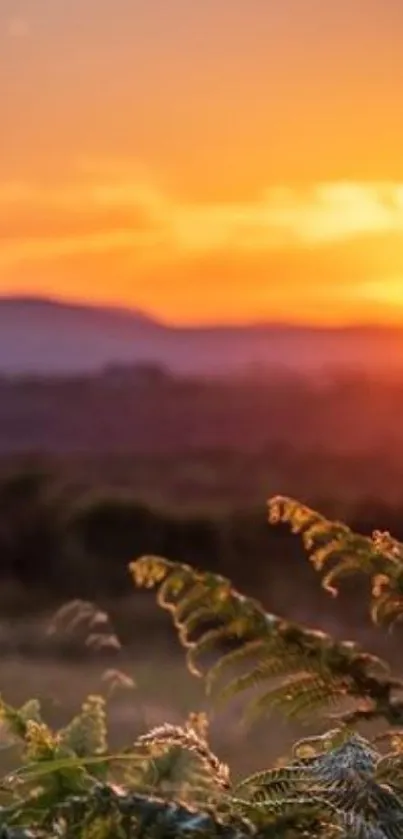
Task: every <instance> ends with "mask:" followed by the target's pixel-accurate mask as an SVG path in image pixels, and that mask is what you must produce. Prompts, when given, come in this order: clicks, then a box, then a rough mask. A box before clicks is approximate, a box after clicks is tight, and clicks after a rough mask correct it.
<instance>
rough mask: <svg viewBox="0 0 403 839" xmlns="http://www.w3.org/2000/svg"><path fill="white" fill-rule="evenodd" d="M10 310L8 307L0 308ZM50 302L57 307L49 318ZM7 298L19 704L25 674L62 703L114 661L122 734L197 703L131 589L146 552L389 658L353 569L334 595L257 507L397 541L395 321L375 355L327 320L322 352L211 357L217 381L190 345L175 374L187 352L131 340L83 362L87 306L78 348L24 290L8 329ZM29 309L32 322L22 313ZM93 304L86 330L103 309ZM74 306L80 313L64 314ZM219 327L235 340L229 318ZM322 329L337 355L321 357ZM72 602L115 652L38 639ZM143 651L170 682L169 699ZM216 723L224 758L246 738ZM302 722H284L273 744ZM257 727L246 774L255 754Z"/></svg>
mask: <svg viewBox="0 0 403 839" xmlns="http://www.w3.org/2000/svg"><path fill="white" fill-rule="evenodd" d="M10 305H11V304H10V301H7V302H6V303H4V305H2V304H0V317H1V312H2V311H3V316H4V311H5V309H4V306H5V308H7V306H10ZM46 305H49V306H50V311H51V312H52V314H51V315H50V316H49V319H48V320H45V321H43V315H44V306H45V309H46ZM27 306H28V309H27ZM17 308H18V307H17ZM11 309H12V312H11V314H10V318H11V320H10V322H9V325H10V329H9V337H8V338H7V335H6V332H5V331H4V330H3V329H2V331H1V333H0V342H1V345H2V353H1V356H0V359H1V364H0V367H1V368H2V371H3V372H2V375H1V378H0V557H1V564H0V582H1V586H0V607H1V620H0V650H1V652H2V661H3V664H2V666H3V668H4V669H5V671H7V674H8V675H7V686H8V687H7V690H8V691H9V692H10V698H11V699H18V697H19V696H20V694H21V691H22V689H23V684H22V681H21V679H22V674H23V673H25V674H27V673H29V681H30V684H31V685H32V686H34V685H36V684H37V683H38V690H39V691H40V692H41V693H42V695H43V696H44V697H45V698H46V697H48V698H49V697H50V696H52V695H53V694H52V690H53V688H52V684H54V680H55V679H56V681H58V684H59V688H60V683H61V681H63V684H64V682H66V689H65V690H64V689H63V691H64V696H65V699H66V702H67V706H68V705H69V701H70V700H69V699H68V697H69V690H68V685H71V686H73V685H74V689H73V687H72V695H71V701H73V696H74V699H75V700H76V699H77V685H80V686H81V687H80V689H81V688H83V687H84V686H85V689H87V688H89V683H90V682H91V679H92V680H93V683H94V685H95V687H94V689H96V684H97V680H98V682H99V679H100V678H101V673H102V671H103V669H104V668H105V666H106V665H107V664H108V663H109V664H111V665H112V666H121V665H122V663H124V666H125V668H126V669H127V667H129V669H130V670H131V672H132V674H133V676H134V678H135V680H136V683H137V682H138V683H139V686H138V691H139V693H138V694H137V695H136V704H135V707H136V709H137V710H136V713H134V710H133V705H132V703H133V699H132V698H130V697H129V698H126V699H124V700H123V704H122V702H121V704H120V705H119V703H118V705H117V710H116V714H117V717H116V720H115V723H116V724H115V729H116V736H117V737H119V732H120V733H121V731H122V730H123V729H122V726H123V728H124V729H125V730H126V728H127V726H128V725H129V727H130V726H131V727H133V726H134V727H136V726H137V727H138V728H141V727H142V726H143V727H144V726H145V725H146V723H147V725H148V724H152V725H154V724H156V723H157V722H162V721H163V720H164V719H171V720H172V719H177V718H178V717H179V716H180V714H181V713H182V711H183V713H184V712H185V711H187V710H190V709H191V707H192V705H194V704H195V703H198V706H200V704H202V705H203V703H204V704H205V700H204V699H203V697H202V692H201V688H200V685H197V684H196V685H194V683H193V682H192V680H191V678H190V676H187V675H186V673H185V667H184V662H183V656H182V653H181V651H180V650H179V646H178V642H177V640H176V638H175V634H174V632H173V629H172V627H171V625H170V621H169V620H168V619H167V617H166V615H165V614H163V613H161V611H160V610H158V608H157V606H156V605H155V602H154V596H153V594H152V593H151V594H150V595H147V594H145V593H144V592H142V593H137V592H135V591H133V588H132V584H131V581H130V578H129V574H128V563H129V562H130V561H131V560H132V559H134V558H136V557H138V556H140V555H142V554H144V553H154V554H160V555H163V556H166V557H168V558H170V559H173V560H178V561H182V562H188V563H190V564H193V565H197V566H199V567H201V568H204V569H207V568H208V569H211V570H212V571H215V572H218V573H220V574H223V575H225V576H228V577H230V578H231V579H232V580H233V581H234V583H235V585H236V586H238V587H240V588H242V590H243V591H245V593H247V594H251V595H253V596H257V597H259V599H260V600H262V601H263V603H264V605H265V607H266V609H267V610H268V611H272V612H275V613H276V614H283V615H284V616H286V617H288V618H291V619H294V620H297V621H302V622H304V623H307V624H311V625H314V626H316V627H320V628H322V629H325V630H328V631H330V632H331V633H333V634H335V635H336V636H339V637H353V638H355V639H358V640H360V641H361V642H362V643H363V644H364V645H365V646H366V647H369V648H370V649H371V650H372V651H375V652H378V653H381V654H382V655H386V656H387V658H388V659H389V660H391V661H392V662H393V663H396V664H397V665H399V663H400V657H401V654H400V652H399V650H400V646H399V643H398V640H395V639H393V638H391V637H390V636H383V634H382V633H379V632H376V633H374V631H373V629H371V626H370V623H369V619H368V616H367V600H366V596H365V589H364V587H363V586H362V585H361V584H360V583H359V582H357V581H356V580H354V581H353V582H352V583H350V584H346V585H345V586H344V588H343V592H342V593H341V594H340V597H339V598H337V600H335V601H333V600H330V599H329V598H328V597H327V596H326V595H325V594H324V593H323V592H322V591H321V589H320V585H319V581H318V578H317V575H316V574H315V573H314V571H313V570H312V568H311V567H310V565H309V563H308V562H307V560H306V557H305V556H304V553H303V550H302V547H301V544H300V541H299V539H298V538H297V537H295V536H293V535H291V534H290V533H289V532H288V531H287V530H286V529H285V528H279V529H277V528H276V529H274V528H270V527H269V525H268V523H267V520H266V505H265V502H266V499H267V498H268V497H269V496H271V495H273V494H286V495H291V496H295V497H297V498H298V499H300V500H301V501H303V502H305V503H308V504H310V505H311V506H313V507H316V508H319V509H320V510H321V511H323V513H325V514H327V515H328V516H333V517H335V518H343V519H344V520H346V521H347V522H348V523H349V524H350V525H351V526H352V527H353V528H355V529H356V530H358V531H360V532H364V533H371V532H372V531H373V530H374V529H376V528H379V529H385V530H390V531H391V532H392V533H393V534H394V535H395V536H397V537H398V538H401V539H403V518H402V512H403V430H402V424H401V422H400V419H399V418H400V416H401V414H402V412H403V371H402V373H400V372H399V363H400V360H401V359H403V352H402V353H401V355H399V353H397V352H396V354H395V355H394V356H391V363H390V364H389V362H388V361H387V353H388V351H390V346H391V345H390V341H391V340H392V338H391V334H388V340H387V341H386V343H385V344H382V342H381V344H380V345H379V346H382V352H380V351H379V350H378V348H377V347H378V344H377V341H380V340H381V337H380V336H381V334H382V330H380V331H379V333H378V334H377V338H376V340H375V339H374V341H373V343H371V344H370V351H368V356H367V357H366V356H365V353H364V351H363V355H362V358H361V364H360V365H358V364H355V363H354V364H353V363H351V361H350V362H348V363H347V362H346V363H343V364H341V363H340V359H341V358H342V356H343V353H344V354H345V355H347V356H348V357H349V353H350V349H349V348H348V345H347V348H346V345H345V344H344V343H343V342H344V341H347V337H346V336H344V337H343V336H342V335H341V334H339V335H338V337H336V333H335V332H331V331H329V335H325V338H324V339H323V341H324V343H323V351H322V349H321V347H322V344H321V339H320V333H318V332H314V339H313V338H312V336H311V337H310V339H309V340H311V341H313V343H312V347H313V346H315V347H316V349H315V353H316V355H314V354H313V355H312V359H311V361H312V362H313V361H315V364H313V363H312V364H310V365H309V369H308V368H307V365H306V358H307V356H306V355H304V354H302V361H301V364H300V365H298V363H297V361H298V352H296V354H295V355H294V361H293V363H292V364H282V363H280V362H276V361H275V360H273V357H270V354H269V356H268V357H267V364H265V363H263V362H264V358H260V359H259V363H258V364H255V365H251V364H249V365H248V364H247V363H246V364H245V365H243V366H239V367H238V369H237V370H236V371H234V369H232V370H230V369H227V370H226V371H225V370H223V369H221V368H220V364H221V362H223V357H219V358H218V359H217V370H216V373H215V374H214V375H213V374H212V372H211V370H210V372H209V370H208V365H207V366H206V368H205V369H204V370H203V371H202V372H201V371H200V370H199V371H197V369H196V368H197V366H198V364H199V362H200V358H199V361H198V362H197V364H196V365H195V369H194V370H193V371H191V367H192V359H193V355H192V353H191V352H190V351H189V350H187V351H186V353H185V360H186V363H184V364H183V365H182V368H183V369H180V368H181V364H180V363H179V362H178V364H177V365H176V367H170V366H169V364H167V363H166V359H165V357H164V355H163V353H162V355H161V357H160V356H158V358H157V356H154V357H153V358H151V359H147V358H146V357H145V358H143V359H142V358H141V357H140V358H139V357H136V352H135V347H134V349H133V359H132V360H130V359H129V358H128V356H127V357H126V358H122V357H121V356H119V355H118V354H117V355H113V354H112V355H111V356H110V357H109V361H107V358H108V352H109V350H108V342H106V345H105V347H106V348H105V349H104V350H103V352H105V353H106V355H105V357H104V358H103V361H104V362H105V363H104V364H103V365H101V366H99V367H98V368H97V367H94V369H91V367H93V366H94V359H95V355H96V353H95V355H94V353H93V350H94V346H95V344H93V341H92V336H91V332H88V329H87V327H88V324H87V321H86V318H87V315H88V310H87V309H84V310H83V311H82V312H81V316H82V317H83V319H84V320H83V330H84V331H83V335H84V333H85V332H86V330H87V332H86V334H87V346H86V347H85V346H84V343H83V342H81V343H80V339H79V337H78V338H77V335H78V332H77V331H76V332H71V333H70V332H69V329H67V327H66V330H65V332H64V333H63V334H62V333H61V332H60V324H59V326H58V325H57V323H56V321H55V320H54V309H53V304H42V303H41V304H39V303H37V304H34V303H33V302H32V301H31V302H30V303H29V304H27V302H26V301H23V302H22V303H21V308H20V309H19V310H18V311H19V317H22V315H21V313H22V312H23V313H25V314H24V318H25V320H24V318H22V320H21V324H20V328H21V330H24V331H21V332H20V334H18V330H17V329H16V326H15V320H13V318H15V311H16V309H15V301H14V304H13V305H12V306H11ZM28 310H29V312H30V313H31V314H32V311H33V310H34V311H35V312H36V314H38V313H40V317H41V318H42V320H40V319H39V321H38V322H36V324H35V323H34V325H32V323H31V321H30V319H29V318H28V320H27V317H26V316H27V311H28ZM48 311H49V309H48ZM60 311H61V312H62V313H63V317H64V316H65V314H66V313H65V312H64V309H63V307H61V310H60ZM60 311H59V309H58V310H57V312H58V316H59V315H60ZM92 314H93V316H94V317H95V320H96V321H97V329H98V328H99V323H98V318H99V312H95V314H94V313H92ZM73 316H74V317H73ZM70 317H73V320H74V318H76V317H77V311H76V310H75V309H74V308H73V311H70V312H69V313H68V317H67V321H68V320H69V318H70ZM118 317H122V318H123V320H124V318H125V315H123V314H121V315H119V316H118ZM34 320H35V319H34ZM11 325H12V326H11ZM39 326H40V329H39ZM48 326H49V329H52V330H53V333H52V337H51V338H50V337H49V335H50V333H48V331H47V330H48ZM103 328H104V333H105V335H108V330H107V325H106V324H105V323H104V326H103ZM147 328H148V326H147ZM74 329H76V326H74ZM35 330H39V331H37V332H35ZM119 334H120V333H119ZM287 334H288V336H290V335H292V329H291V328H290V330H288V332H287ZM357 334H358V333H357ZM41 335H42V338H43V341H42V344H41V343H40V342H39V337H40V336H41ZM10 336H11V338H12V341H11V343H10V341H9V338H10ZM75 336H76V337H75ZM227 337H228V336H227ZM294 337H295V336H294ZM300 337H301V336H300ZM109 338H110V334H109ZM305 338H306V335H305ZM350 338H351V336H350ZM398 338H399V340H401V336H399V335H398V333H397V332H396V334H395V335H394V341H395V342H396V341H397V339H398ZM330 339H331V340H330ZM59 340H60V341H61V344H60V346H59V350H58V349H57V346H58V341H59ZM125 340H128V341H129V339H128V338H126V339H125ZM192 340H193V339H192ZM231 340H232V341H233V342H234V346H237V335H236V330H235V331H234V334H233V335H232V338H231ZM279 340H280V339H279ZM283 340H284V335H281V340H280V344H279V347H280V346H281V342H282V341H283ZM290 340H291V339H290ZM366 340H368V341H369V340H370V333H369V332H367V333H366ZM7 341H9V345H8V351H7V352H6V349H5V347H6V343H7ZM13 341H14V344H15V345H17V344H18V347H19V356H18V358H17V356H16V355H15V354H14V351H13V349H12V342H13ZM52 342H53V343H52ZM315 342H316V343H315ZM332 342H333V346H336V347H338V348H339V349H338V350H337V353H336V355H334V357H333V360H334V359H336V360H337V363H332V358H331V357H330V356H329V355H328V354H327V352H328V348H329V346H330V345H331V343H332ZM388 342H389V343H388ZM291 344H292V341H291ZM67 345H68V347H71V354H70V355H69V354H68V353H67V354H66V356H65V358H66V364H67V359H69V365H71V367H69V369H68V368H67V367H66V369H64V370H62V369H61V365H60V364H59V363H56V361H57V359H58V358H59V359H60V358H62V357H64V355H63V353H64V349H63V347H65V346H67ZM129 345H130V341H129V343H128V346H129ZM34 346H36V348H37V355H35V352H34ZM394 346H395V348H396V346H397V345H396V343H395V344H394ZM388 347H389V350H388ZM39 350H40V352H41V353H42V352H43V353H44V354H43V356H42V355H40V353H39ZM312 352H313V350H312ZM58 353H59V355H58ZM278 353H279V354H280V356H281V353H280V349H278ZM382 353H384V356H383V355H382ZM101 355H102V353H101ZM140 356H141V353H140ZM252 356H253V353H252V351H251V353H250V356H249V360H250V359H251V358H252ZM28 357H30V359H31V363H30V364H29V363H28V361H27V360H26V361H24V359H28ZM168 357H169V356H168ZM289 357H290V356H289ZM74 358H75V359H76V362H77V363H74ZM178 358H179V356H178ZM372 358H374V359H375V361H374V362H372V360H371V359H372ZM91 359H92V361H91V363H90V360H91ZM244 359H245V360H246V361H247V359H248V354H246V355H245V354H244ZM364 361H365V364H364ZM52 364H54V368H55V369H53V370H52V369H51V367H52ZM185 366H186V367H187V370H186V371H185V369H184V368H185ZM221 367H222V365H221ZM56 368H57V369H56ZM76 598H78V599H82V600H86V601H91V602H95V603H96V604H97V606H98V607H99V608H101V609H103V610H105V611H106V612H107V613H108V615H109V618H110V621H111V626H112V627H113V633H116V634H117V636H118V637H119V638H120V640H121V642H122V645H123V646H122V649H114V648H112V649H110V650H108V649H106V650H103V652H102V651H101V652H99V651H98V653H94V651H93V650H92V651H91V650H90V649H88V648H87V647H86V646H85V643H84V644H83V643H82V639H81V640H80V638H78V639H76V638H71V637H67V638H66V637H63V636H57V637H54V636H49V633H48V627H49V622H50V620H51V617H52V614H53V613H54V612H55V610H57V609H58V608H59V607H60V606H61V605H62V604H63V603H65V602H66V601H69V600H72V599H76ZM152 660H158V661H159V662H160V664H159V665H158V668H159V672H162V670H164V673H165V677H164V678H165V679H166V684H168V683H169V684H171V688H172V689H171V688H169V689H168V688H167V691H166V692H165V700H164V702H165V704H166V703H168V706H169V708H168V709H167V708H166V707H165V704H164V702H161V699H160V697H159V684H158V680H157V681H156V680H155V667H154V669H152V673H153V674H154V675H152V673H151V669H150V667H151V665H150V662H151V661H152ZM91 674H92V675H91ZM182 683H183V689H182V688H181V697H180V701H179V700H178V696H177V685H178V684H181V685H182ZM32 692H35V690H34V687H32V689H31V688H30V693H32ZM49 701H50V699H49ZM138 703H140V704H138ZM67 706H66V707H67ZM203 706H204V705H203ZM52 707H53V706H52ZM139 708H143V711H144V714H145V716H144V714H143V712H141V713H140V711H139ZM139 714H140V716H139ZM142 714H143V715H142ZM133 715H134V716H133ZM143 717H144V719H143ZM225 720H226V722H225V724H223V727H220V728H219V730H218V735H219V740H220V743H221V745H222V747H223V749H224V753H225V754H224V756H226V755H227V756H231V757H232V751H234V750H236V749H238V748H239V743H238V741H237V742H236V743H235V741H234V739H233V736H232V734H231V731H232V729H231V726H232V722H231V720H232V717H231V714H230V716H229V717H228V716H227V717H225ZM125 726H126V728H125ZM279 726H280V724H279ZM260 731H261V730H260ZM296 733H298V732H297V729H294V728H292V727H291V728H287V729H286V728H284V727H283V728H281V726H280V727H278V728H277V735H278V736H277V735H276V737H275V738H274V739H273V741H272V743H271V750H272V753H273V756H274V754H275V753H276V752H277V751H278V750H279V749H280V748H283V747H284V743H285V742H288V740H289V741H290V742H291V740H292V738H293V737H294V736H296ZM240 736H241V735H240ZM254 736H256V737H257V740H256V750H254V747H253V745H250V748H249V750H248V761H249V762H248V767H249V768H250V769H253V768H254V766H255V765H256V756H257V755H258V754H259V750H258V739H259V733H257V734H256V735H254ZM260 736H261V734H260ZM249 744H251V741H250V740H249ZM235 747H236V748H235ZM226 750H227V752H226ZM231 750H232V751H231ZM235 763H236V761H235ZM242 769H245V761H244V760H243V763H242Z"/></svg>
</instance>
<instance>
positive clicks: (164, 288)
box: [0, 164, 403, 320]
mask: <svg viewBox="0 0 403 839" xmlns="http://www.w3.org/2000/svg"><path fill="white" fill-rule="evenodd" d="M0 236H1V238H2V247H1V249H0V288H1V287H3V288H4V286H5V284H6V281H7V283H9V280H10V277H11V278H14V280H13V281H16V280H18V282H20V283H22V284H23V287H24V288H25V287H26V286H27V283H28V284H29V283H30V282H31V278H33V277H34V278H35V277H36V278H37V277H38V276H39V277H40V278H41V277H42V278H43V282H45V280H46V282H47V283H48V285H47V286H46V288H48V287H50V285H51V284H52V282H53V284H54V285H55V287H58V288H59V289H61V288H65V289H67V291H70V290H72V289H73V288H74V289H76V290H78V292H80V289H81V288H83V291H84V286H85V287H86V291H85V293H86V294H89V296H91V297H93V298H94V297H96V296H97V295H98V299H101V298H103V299H105V298H106V297H107V298H108V299H109V300H113V301H116V302H118V301H120V302H122V301H124V300H126V301H127V300H129V299H130V300H132V302H133V303H134V304H135V305H140V306H142V307H144V308H148V309H151V310H152V311H154V313H156V314H158V315H159V316H162V317H163V316H164V313H165V316H167V317H169V318H171V319H175V318H177V317H178V314H177V313H178V312H180V315H179V319H181V318H184V319H186V318H187V319H189V318H192V317H193V318H194V317H196V316H198V315H199V314H200V316H201V317H202V318H203V317H204V318H207V319H217V318H220V312H221V316H222V313H225V315H226V317H227V319H231V318H233V319H240V318H242V317H245V318H250V319H258V320H259V319H262V318H263V319H264V317H265V313H266V314H267V317H281V318H287V317H288V313H289V312H290V311H292V312H294V316H295V312H297V316H298V318H299V319H303V318H308V319H315V320H318V319H319V320H320V319H325V320H326V319H332V318H335V317H336V312H337V313H338V314H337V316H338V317H340V318H344V317H346V318H348V317H350V315H351V312H352V311H354V310H355V311H357V310H358V311H360V313H361V315H362V316H363V317H364V316H368V317H372V316H373V314H374V313H375V315H376V313H377V311H378V308H379V311H381V310H382V311H383V312H389V313H391V312H392V309H393V301H398V300H399V294H400V298H403V280H402V282H401V278H403V184H402V183H400V182H367V183H358V182H357V183H355V182H342V181H339V182H333V183H331V182H324V183H316V184H312V185H310V186H307V187H303V188H301V187H296V186H290V185H284V186H280V187H278V186H277V187H275V188H274V187H271V188H269V189H266V190H262V193H261V195H259V196H257V197H256V198H255V200H249V201H242V202H235V201H233V202H231V201H227V202H223V201H215V202H213V201H209V202H199V203H198V202H192V201H184V200H182V199H180V198H178V197H177V196H175V195H173V194H170V192H169V191H168V190H167V189H163V188H162V187H161V185H160V184H158V183H156V182H155V180H153V179H152V177H150V175H149V173H147V172H145V171H142V170H140V169H138V170H136V168H135V167H133V168H130V167H127V168H126V167H125V166H124V165H123V164H122V166H121V167H109V168H108V167H105V168H102V166H99V167H94V169H93V170H90V169H87V170H84V169H83V170H82V171H80V172H79V173H78V174H76V176H75V177H72V178H70V179H69V180H68V181H67V180H66V181H65V182H53V183H51V182H48V183H33V182H32V183H30V182H26V183H22V182H15V183H10V182H7V183H6V182H3V184H0ZM2 277H3V280H2ZM52 278H53V279H52ZM32 283H34V281H33V280H32ZM58 284H59V285H58ZM382 284H383V285H382ZM39 285H40V283H39ZM7 288H9V286H7ZM30 288H31V286H30ZM33 288H38V283H37V282H36V280H35V284H32V289H33ZM400 288H401V293H400V291H399V289H400ZM175 313H176V314H175ZM192 313H193V314H192ZM349 313H350V315H349ZM392 314H393V312H392Z"/></svg>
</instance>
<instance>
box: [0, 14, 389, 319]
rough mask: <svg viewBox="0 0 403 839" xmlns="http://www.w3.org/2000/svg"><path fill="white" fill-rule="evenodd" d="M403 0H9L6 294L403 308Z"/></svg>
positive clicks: (333, 309) (327, 314)
mask: <svg viewBox="0 0 403 839" xmlns="http://www.w3.org/2000/svg"><path fill="white" fill-rule="evenodd" d="M402 39H403V3H402V0H1V2H0V101H1V107H2V114H1V133H0V240H1V244H0V294H24V295H36V294H40V295H47V296H49V295H50V296H53V297H60V298H62V299H64V298H66V299H73V300H82V301H86V302H90V303H97V304H98V303H106V304H111V305H118V306H122V305H123V306H128V307H133V308H139V309H142V310H144V311H147V312H149V313H150V314H152V315H153V316H154V317H158V318H160V319H161V320H164V321H168V322H175V323H207V322H208V323H212V322H256V321H260V322H261V321H273V320H287V321H297V322H315V323H318V322H319V323H329V324H335V323H347V322H348V323H350V322H386V323H392V322H393V323H395V322H397V323H403V154H402V148H403V107H402V90H403V58H402V51H401V44H402Z"/></svg>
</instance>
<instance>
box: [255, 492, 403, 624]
mask: <svg viewBox="0 0 403 839" xmlns="http://www.w3.org/2000/svg"><path fill="white" fill-rule="evenodd" d="M268 508H269V521H270V522H271V523H272V524H278V523H281V522H282V523H287V524H289V525H290V527H291V530H292V532H293V533H300V534H301V535H302V538H303V543H304V546H305V548H306V550H307V551H308V552H309V554H310V560H311V562H312V565H313V567H314V568H315V570H316V571H319V572H323V578H322V585H323V588H324V589H326V590H327V591H328V592H329V593H330V594H332V595H333V596H335V595H337V592H338V583H339V582H340V580H341V579H342V578H343V577H346V576H351V575H354V574H357V573H362V574H366V575H367V576H368V577H369V578H370V581H371V583H372V601H371V617H372V619H373V620H374V621H375V623H378V624H381V623H383V624H387V625H390V626H393V624H394V623H396V622H397V621H399V620H402V617H403V545H402V544H401V543H400V542H398V541H397V540H396V539H394V538H393V537H392V536H391V535H390V533H382V532H381V531H378V530H377V531H375V532H374V533H373V534H372V537H371V538H369V537H367V536H361V535H358V534H356V533H353V532H352V531H351V530H350V528H349V527H347V525H345V524H343V523H341V522H337V521H329V520H328V519H326V518H325V517H324V516H322V515H320V513H317V512H315V511H314V510H311V509H310V508H309V507H306V506H305V505H303V504H300V503H299V502H298V501H295V500H293V499H291V498H286V497H283V496H276V497H275V498H272V499H271V500H270V501H269V502H268Z"/></svg>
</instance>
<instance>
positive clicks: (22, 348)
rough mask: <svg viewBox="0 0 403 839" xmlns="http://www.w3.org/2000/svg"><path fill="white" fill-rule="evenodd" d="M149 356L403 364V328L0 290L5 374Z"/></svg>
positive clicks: (215, 365) (186, 361) (169, 361)
mask: <svg viewBox="0 0 403 839" xmlns="http://www.w3.org/2000/svg"><path fill="white" fill-rule="evenodd" d="M143 362H147V363H148V362H151V363H157V364H163V365H164V366H165V367H168V368H170V369H171V370H172V371H173V372H174V373H189V374H191V373H205V374H214V373H220V374H221V373H235V372H238V371H242V370H243V369H245V368H249V367H251V366H258V367H259V366H266V365H267V366H270V367H273V366H277V367H278V366H284V367H289V368H291V369H293V370H294V369H295V370H299V371H301V372H303V371H306V372H308V371H315V370H319V369H321V368H324V367H334V366H337V367H344V366H349V367H358V368H372V369H373V368H374V367H376V368H382V367H386V368H387V369H390V368H391V367H395V368H396V367H402V368H403V329H402V330H397V329H387V328H380V327H349V328H338V329H329V328H313V327H309V326H303V327H301V326H293V325H284V324H268V325H263V326H262V325H256V326H254V325H250V326H236V325H235V326H220V325H218V326H213V327H196V328H191V327H174V326H167V325H165V324H162V323H159V322H158V321H155V320H153V319H152V318H150V317H148V316H147V315H146V314H144V313H142V312H137V311H130V310H124V309H113V308H107V307H104V308H102V307H92V306H86V305H79V304H67V303H62V302H59V301H55V300H50V299H41V298H23V297H2V298H1V297H0V373H6V374H13V373H50V374H67V373H85V372H89V373H90V372H93V371H95V370H98V369H99V368H102V367H104V366H107V365H110V364H132V363H133V364H137V363H143Z"/></svg>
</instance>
